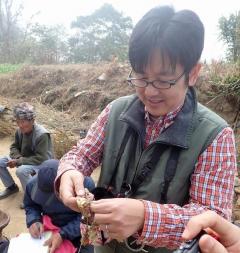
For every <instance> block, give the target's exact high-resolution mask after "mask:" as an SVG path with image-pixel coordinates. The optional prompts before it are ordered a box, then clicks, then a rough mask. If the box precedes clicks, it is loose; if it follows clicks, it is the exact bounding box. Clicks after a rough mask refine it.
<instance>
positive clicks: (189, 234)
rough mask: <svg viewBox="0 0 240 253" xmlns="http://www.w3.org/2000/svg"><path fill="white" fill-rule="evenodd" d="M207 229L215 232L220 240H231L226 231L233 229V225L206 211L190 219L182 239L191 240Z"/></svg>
mask: <svg viewBox="0 0 240 253" xmlns="http://www.w3.org/2000/svg"><path fill="white" fill-rule="evenodd" d="M223 224H224V225H223ZM208 227H209V228H211V229H213V230H214V231H215V232H217V233H218V234H219V236H220V238H225V239H226V240H228V239H232V238H229V233H228V231H229V229H230V230H231V229H234V225H232V224H231V223H230V222H228V221H227V220H225V219H223V218H222V217H221V216H219V215H217V214H216V213H215V212H213V211H207V212H205V213H202V214H200V215H197V216H195V217H193V218H191V220H190V221H189V222H188V224H187V226H186V229H185V231H184V232H183V235H182V237H183V238H184V239H186V240H189V239H192V238H193V237H195V236H196V235H197V234H198V233H199V232H200V231H201V230H203V229H206V228H208Z"/></svg>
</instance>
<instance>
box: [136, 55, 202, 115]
mask: <svg viewBox="0 0 240 253" xmlns="http://www.w3.org/2000/svg"><path fill="white" fill-rule="evenodd" d="M196 66H198V65H196ZM193 69H194V68H193ZM199 70H200V67H199V66H198V68H197V71H191V72H190V74H189V84H188V85H187V84H186V75H185V74H184V75H183V76H182V77H181V78H180V79H179V80H178V81H177V82H176V84H175V85H172V86H171V87H170V88H169V89H157V88H155V87H153V85H152V84H149V85H148V86H147V87H145V88H139V87H136V93H137V95H138V97H139V99H140V100H141V101H142V102H143V103H144V105H145V108H146V110H147V111H148V112H149V113H150V114H151V115H152V116H153V117H160V116H164V115H166V114H167V113H169V112H171V111H174V110H176V109H177V108H178V107H179V106H180V105H182V104H183V103H184V99H185V96H186V93H187V89H188V86H193V85H194V84H195V82H196V78H197V75H198V72H199ZM183 72H184V69H183V67H182V66H181V65H180V64H177V65H176V69H175V70H174V71H173V70H172V68H171V65H170V64H169V61H168V59H167V58H166V57H165V59H164V64H163V63H162V59H161V55H160V52H154V54H153V56H152V57H151V60H150V63H149V64H148V65H147V67H146V69H145V71H144V73H143V74H139V73H134V74H133V77H135V78H143V79H145V80H147V81H154V80H162V81H168V80H175V79H177V78H178V77H179V76H181V74H183Z"/></svg>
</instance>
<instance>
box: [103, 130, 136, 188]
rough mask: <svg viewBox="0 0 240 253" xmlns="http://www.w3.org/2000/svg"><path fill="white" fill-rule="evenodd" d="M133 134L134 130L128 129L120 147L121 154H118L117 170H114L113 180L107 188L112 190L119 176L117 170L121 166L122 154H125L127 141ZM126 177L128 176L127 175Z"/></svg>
mask: <svg viewBox="0 0 240 253" xmlns="http://www.w3.org/2000/svg"><path fill="white" fill-rule="evenodd" d="M131 133H132V129H131V128H128V129H127V131H126V133H125V135H124V137H123V141H122V143H121V146H120V149H119V152H118V155H117V158H116V163H115V168H114V170H113V174H112V177H111V180H110V183H109V185H108V187H107V188H111V187H112V186H113V182H114V180H115V178H116V176H117V171H118V170H117V168H118V165H119V162H120V159H121V157H122V154H123V151H124V149H125V147H126V144H127V141H128V139H129V136H130V135H131ZM126 173H127V172H126ZM125 176H126V175H125Z"/></svg>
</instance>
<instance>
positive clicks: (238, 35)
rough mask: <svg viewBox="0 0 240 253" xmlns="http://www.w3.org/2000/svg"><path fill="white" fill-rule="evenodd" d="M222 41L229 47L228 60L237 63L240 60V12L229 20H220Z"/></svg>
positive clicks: (222, 18) (232, 15) (223, 18)
mask: <svg viewBox="0 0 240 253" xmlns="http://www.w3.org/2000/svg"><path fill="white" fill-rule="evenodd" d="M219 28H220V39H221V40H222V41H223V42H224V43H225V44H226V45H227V48H228V58H229V60H231V61H234V62H237V61H239V58H240V11H238V12H236V14H231V15H230V16H229V18H226V17H221V18H220V19H219Z"/></svg>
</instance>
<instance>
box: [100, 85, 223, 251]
mask: <svg viewBox="0 0 240 253" xmlns="http://www.w3.org/2000/svg"><path fill="white" fill-rule="evenodd" d="M144 117H145V112H144V105H143V103H142V102H141V101H140V100H139V99H138V97H137V96H136V95H131V96H126V97H121V98H119V99H117V100H115V101H114V102H113V104H112V108H111V112H110V117H109V120H108V124H107V129H106V133H107V134H106V138H105V140H104V153H103V154H104V155H103V162H102V169H101V174H100V178H99V183H98V185H99V186H104V187H108V186H112V187H113V188H114V190H115V192H120V190H121V188H122V185H123V183H126V184H132V183H133V182H134V181H135V180H136V179H137V178H138V175H139V174H140V173H141V172H142V169H143V167H144V166H146V164H147V163H149V161H150V160H151V159H152V156H153V151H154V150H155V149H156V148H158V149H159V150H161V152H159V154H158V153H157V154H156V152H154V155H157V156H158V158H157V160H156V159H155V160H156V161H157V162H156V164H155V166H154V168H153V169H152V170H151V172H150V174H148V175H147V176H146V178H144V180H143V181H142V182H141V183H140V185H139V186H138V188H137V190H136V191H135V192H134V193H132V194H130V196H129V197H130V198H136V199H145V200H150V201H154V202H157V203H160V202H161V203H162V201H163V200H162V199H161V196H162V192H163V187H164V183H165V182H164V174H165V168H166V166H167V163H168V161H169V159H170V154H172V150H173V149H174V148H175V149H178V150H179V157H178V161H177V165H176V171H175V175H174V177H173V179H172V180H171V182H170V184H169V187H168V191H167V194H166V200H165V201H164V203H172V204H177V205H179V206H183V205H184V204H186V203H187V202H188V199H189V195H188V194H189V187H190V176H191V174H192V173H193V171H194V166H195V164H196V162H197V161H198V157H199V155H200V154H201V153H202V152H203V151H204V150H205V149H206V148H207V147H208V145H209V144H210V143H211V142H212V141H213V140H214V138H215V137H216V136H217V134H218V133H219V132H220V131H221V130H222V129H223V128H224V127H226V126H227V123H226V122H225V121H224V120H223V119H222V118H221V117H219V116H218V115H217V114H215V113H214V112H212V111H210V110H209V109H207V108H206V107H204V106H203V105H201V104H200V103H197V100H196V96H195V91H194V89H193V88H190V89H189V90H188V93H187V95H186V99H185V102H184V105H183V107H182V109H181V111H180V112H179V113H178V115H177V117H176V118H175V120H174V123H173V124H172V125H170V126H169V127H168V128H167V129H165V130H164V131H163V132H162V133H161V134H160V135H159V137H158V138H157V140H156V141H155V142H154V143H151V144H150V145H149V146H148V147H147V148H146V149H144V139H145V126H144V125H145V123H144ZM129 129H130V131H131V134H130V136H129V137H128V139H127V141H126V144H125V147H124V149H123V151H122V152H121V154H119V150H120V147H121V143H122V141H123V139H124V136H125V135H126V133H127V131H129ZM163 147H164V148H163ZM162 148H163V149H162ZM147 250H148V252H151V253H153V252H154V253H155V252H156V253H165V252H172V251H171V250H168V249H166V248H157V249H156V248H151V247H147ZM95 251H96V252H97V253H100V252H101V253H113V252H115V253H125V252H126V253H130V252H132V251H130V250H128V249H127V248H126V247H125V245H124V244H122V243H118V242H116V241H112V242H111V243H110V244H108V245H106V246H102V247H96V249H95Z"/></svg>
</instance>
